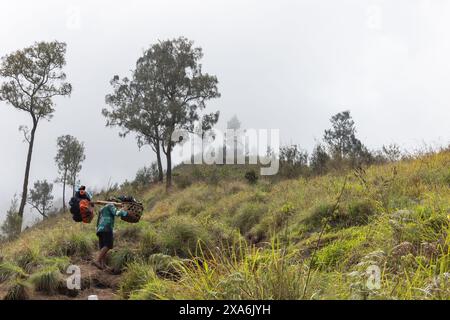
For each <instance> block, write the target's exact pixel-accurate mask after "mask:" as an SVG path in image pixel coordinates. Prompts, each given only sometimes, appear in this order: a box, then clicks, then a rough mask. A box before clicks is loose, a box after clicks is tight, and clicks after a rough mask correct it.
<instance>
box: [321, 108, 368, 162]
mask: <svg viewBox="0 0 450 320" xmlns="http://www.w3.org/2000/svg"><path fill="white" fill-rule="evenodd" d="M331 124H332V128H331V129H329V130H325V135H324V140H325V142H326V143H327V144H328V147H329V149H330V151H331V153H332V155H333V156H334V157H336V158H338V159H344V158H347V157H349V156H352V155H355V154H357V153H358V152H360V151H361V150H362V147H363V146H362V143H361V141H359V140H358V139H357V138H356V135H355V134H356V128H355V122H354V121H353V119H352V117H351V115H350V111H343V112H340V113H338V114H336V115H334V116H333V117H331Z"/></svg>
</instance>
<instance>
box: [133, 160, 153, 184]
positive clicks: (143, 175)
mask: <svg viewBox="0 0 450 320" xmlns="http://www.w3.org/2000/svg"><path fill="white" fill-rule="evenodd" d="M156 181H159V170H158V165H157V164H156V163H155V162H152V163H151V165H150V166H149V167H143V168H141V169H139V170H138V171H137V172H136V177H135V178H134V181H133V185H134V186H136V187H138V188H139V187H145V186H148V185H150V184H151V183H153V182H156Z"/></svg>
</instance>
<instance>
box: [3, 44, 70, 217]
mask: <svg viewBox="0 0 450 320" xmlns="http://www.w3.org/2000/svg"><path fill="white" fill-rule="evenodd" d="M65 54H66V44H65V43H62V42H58V41H53V42H37V43H35V44H34V45H32V46H30V47H27V48H25V49H22V50H18V51H16V52H13V53H11V54H9V55H7V56H5V57H3V58H2V62H1V66H0V76H2V77H3V78H5V81H4V82H3V83H2V84H1V86H0V100H3V101H6V103H7V104H10V105H12V106H13V107H14V108H16V109H18V110H21V111H25V112H27V113H28V114H29V115H30V117H31V120H32V127H31V130H29V129H28V127H26V126H21V127H20V129H21V131H22V132H23V133H24V136H25V140H26V142H27V143H28V154H27V160H26V166H25V177H24V181H23V189H22V199H21V202H20V206H19V212H18V213H19V216H20V217H22V216H23V212H24V208H25V204H26V201H27V192H28V179H29V175H30V167H31V158H32V154H33V147H34V142H35V135H36V129H37V127H38V124H39V121H40V120H41V119H46V120H50V119H51V118H52V116H53V112H54V103H53V97H55V96H68V95H70V93H71V91H72V86H71V85H70V84H69V83H67V82H65V79H66V74H65V73H64V72H62V68H63V66H64V65H65V64H66V60H65Z"/></svg>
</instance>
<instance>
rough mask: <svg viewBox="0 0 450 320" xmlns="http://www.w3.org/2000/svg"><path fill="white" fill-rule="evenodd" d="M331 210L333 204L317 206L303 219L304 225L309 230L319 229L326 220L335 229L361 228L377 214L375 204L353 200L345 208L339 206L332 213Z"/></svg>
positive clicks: (368, 201)
mask: <svg viewBox="0 0 450 320" xmlns="http://www.w3.org/2000/svg"><path fill="white" fill-rule="evenodd" d="M333 208H334V205H333V204H327V203H325V204H319V205H318V206H317V207H315V208H314V209H313V211H312V213H311V215H310V216H309V217H308V218H306V219H305V223H306V224H307V225H308V226H310V227H311V228H320V227H321V226H322V225H323V223H324V222H325V220H324V219H326V221H327V222H328V224H329V225H330V226H331V227H335V228H347V227H351V226H361V225H366V224H368V223H369V219H370V217H371V216H373V215H374V214H376V212H377V209H376V206H375V204H374V203H373V202H372V201H370V200H355V201H352V202H350V203H349V204H348V205H347V206H345V205H343V204H341V205H340V206H338V207H337V208H336V210H335V211H334V213H333Z"/></svg>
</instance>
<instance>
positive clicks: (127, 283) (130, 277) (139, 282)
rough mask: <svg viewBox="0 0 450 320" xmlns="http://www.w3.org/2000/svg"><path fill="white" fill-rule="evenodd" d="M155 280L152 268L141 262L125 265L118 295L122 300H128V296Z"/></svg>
mask: <svg viewBox="0 0 450 320" xmlns="http://www.w3.org/2000/svg"><path fill="white" fill-rule="evenodd" d="M155 278H157V276H156V274H155V272H154V271H153V268H152V267H151V266H150V265H148V264H146V263H142V262H132V263H130V264H128V265H127V267H126V270H125V273H124V274H123V276H122V278H121V281H120V285H119V294H120V296H121V297H122V298H125V299H128V298H129V296H130V294H131V293H133V292H134V291H137V290H139V289H141V288H142V287H143V286H144V285H145V284H146V283H148V282H149V281H151V280H153V279H155Z"/></svg>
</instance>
